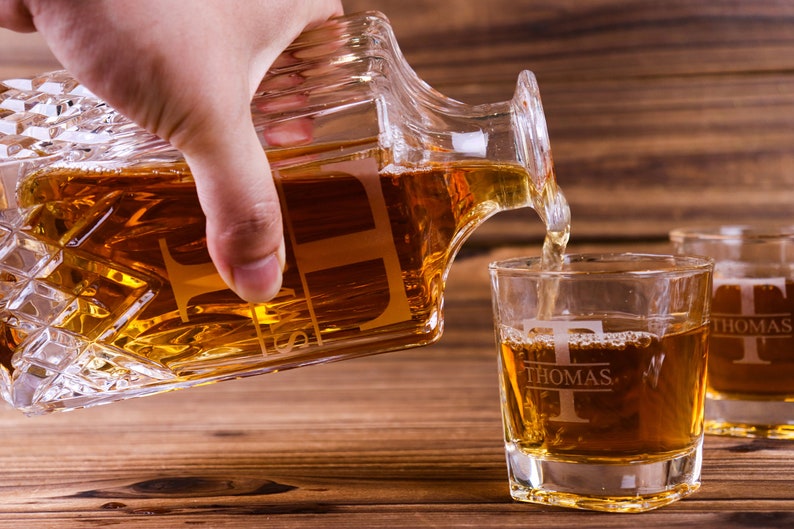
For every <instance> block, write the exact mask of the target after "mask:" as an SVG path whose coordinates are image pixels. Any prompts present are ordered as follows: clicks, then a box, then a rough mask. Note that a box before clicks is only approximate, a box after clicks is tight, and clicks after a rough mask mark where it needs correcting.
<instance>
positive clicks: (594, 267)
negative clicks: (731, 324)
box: [488, 252, 714, 278]
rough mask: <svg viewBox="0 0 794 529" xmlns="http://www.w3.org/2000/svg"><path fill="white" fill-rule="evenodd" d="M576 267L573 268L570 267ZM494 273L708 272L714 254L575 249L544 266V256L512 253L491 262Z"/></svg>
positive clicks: (635, 274) (652, 274)
mask: <svg viewBox="0 0 794 529" xmlns="http://www.w3.org/2000/svg"><path fill="white" fill-rule="evenodd" d="M572 266H573V267H575V268H571V267H572ZM488 269H489V271H490V273H491V274H492V275H495V274H496V275H516V276H521V275H529V276H536V277H555V278H563V277H604V278H606V277H637V278H641V277H664V276H675V275H691V274H697V273H709V272H712V271H713V269H714V259H712V258H711V257H705V256H697V255H682V254H654V253H633V252H619V253H572V254H566V255H565V256H564V261H563V267H562V268H561V269H549V268H544V267H542V266H541V257H512V258H508V259H501V260H497V261H493V262H491V263H489V265H488Z"/></svg>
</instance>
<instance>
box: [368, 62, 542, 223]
mask: <svg viewBox="0 0 794 529" xmlns="http://www.w3.org/2000/svg"><path fill="white" fill-rule="evenodd" d="M401 81H404V82H401V83H399V84H393V85H392V86H397V87H401V89H399V90H398V91H397V93H393V94H392V95H393V96H395V99H396V103H395V102H394V101H392V102H387V105H388V106H394V105H396V106H397V108H390V109H388V108H387V109H386V111H384V112H383V113H382V116H386V117H387V120H388V119H389V117H390V118H391V121H392V123H386V124H385V125H386V126H384V127H382V129H381V130H382V134H381V144H382V145H383V146H384V147H386V148H388V149H390V151H391V154H392V157H391V158H392V159H391V162H392V163H393V164H395V165H396V166H400V167H417V166H427V165H444V164H460V163H462V162H473V163H478V164H493V165H494V166H511V167H515V168H523V170H525V171H526V174H527V178H526V180H527V182H526V186H527V188H526V189H525V193H515V192H511V193H508V194H505V195H503V196H499V200H498V202H499V203H498V204H493V205H494V206H496V209H497V210H504V209H514V208H519V207H532V208H535V209H538V207H537V206H538V205H539V203H538V201H537V197H540V196H542V195H543V194H544V192H546V187H548V186H547V184H548V183H549V181H550V180H552V181H553V180H554V175H553V163H552V159H551V149H550V147H549V138H548V132H547V129H546V120H545V117H544V114H543V107H542V104H541V101H540V95H539V91H538V86H537V82H536V80H535V76H534V75H533V74H532V73H531V72H529V71H524V72H522V73H521V74H520V76H519V79H518V84H517V87H516V91H515V95H514V96H513V98H512V99H511V100H510V101H503V102H499V103H493V104H485V105H467V104H464V103H461V102H459V101H456V100H454V99H450V98H448V97H445V96H443V95H441V94H439V93H438V92H436V91H435V90H433V89H432V88H430V87H429V86H428V85H426V84H425V83H424V82H423V81H421V80H420V79H419V78H418V77H415V76H405V78H404V79H402V80H401ZM494 185H498V182H497V181H494ZM538 213H539V214H541V216H544V215H543V212H542V211H538Z"/></svg>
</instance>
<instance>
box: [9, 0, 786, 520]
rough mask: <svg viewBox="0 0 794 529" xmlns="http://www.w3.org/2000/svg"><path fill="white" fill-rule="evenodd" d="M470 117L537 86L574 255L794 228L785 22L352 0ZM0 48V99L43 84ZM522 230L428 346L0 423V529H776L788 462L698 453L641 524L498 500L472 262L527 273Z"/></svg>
mask: <svg viewBox="0 0 794 529" xmlns="http://www.w3.org/2000/svg"><path fill="white" fill-rule="evenodd" d="M345 6H346V9H347V10H348V11H354V10H360V9H372V8H378V9H382V10H383V11H384V12H386V13H387V14H388V15H389V17H390V18H391V19H392V21H393V22H394V27H395V31H396V32H397V35H398V38H399V39H400V43H401V45H402V48H403V50H404V51H405V53H406V55H407V56H408V59H409V61H410V62H411V64H412V65H414V67H415V68H416V69H417V71H418V72H419V74H420V75H421V76H422V77H423V78H425V79H427V80H428V81H430V82H431V84H433V85H434V86H435V87H436V88H439V89H440V90H441V91H442V92H445V93H448V94H450V95H452V96H454V97H457V98H459V99H462V100H465V101H469V102H486V101H496V100H500V99H506V98H509V97H510V94H511V92H512V87H513V85H514V83H515V77H516V75H517V73H518V70H520V69H522V68H529V69H532V70H534V71H535V72H536V73H537V74H538V78H539V80H540V84H541V89H542V91H543V94H544V106H545V109H546V114H547V119H548V122H549V128H550V132H551V138H552V146H553V149H554V153H555V159H556V162H557V167H558V179H559V180H560V182H561V185H562V187H563V189H564V190H565V191H566V194H567V195H568V197H569V199H570V202H571V204H572V209H573V214H574V236H573V240H574V242H575V244H574V246H573V250H605V249H609V250H625V249H630V250H635V251H665V250H667V246H666V243H665V242H664V240H665V236H666V231H667V230H668V229H669V228H670V227H671V226H673V225H677V224H680V223H683V222H692V221H703V220H705V221H709V222H721V221H725V220H732V219H733V220H736V219H741V220H747V219H755V218H764V219H767V220H771V219H775V220H779V219H789V220H790V219H791V216H792V211H794V157H792V146H793V145H794V104H792V99H791V95H790V94H791V93H792V90H791V86H793V85H794V83H792V79H793V78H794V75H792V72H794V41H792V38H791V31H790V28H791V22H790V21H791V17H792V16H794V13H792V11H793V9H792V7H791V6H790V5H789V4H787V3H785V2H776V1H762V0H759V1H757V2H745V3H742V2H739V3H737V2H732V1H730V0H715V1H712V2H701V3H698V2H689V1H670V2H663V3H659V2H657V1H656V0H648V1H639V0H635V1H629V0H625V1H624V0H587V1H584V0H559V1H554V2H545V1H540V0H503V1H498V0H493V1H490V0H489V2H473V1H471V2H467V1H458V0H415V1H413V2H405V1H404V0H347V1H345ZM57 66H58V65H57V63H56V62H55V61H54V59H53V58H52V56H51V55H50V54H49V52H47V51H46V48H44V47H43V45H42V43H41V41H40V40H39V39H38V38H37V37H36V36H35V35H27V36H19V35H13V34H11V33H10V32H7V31H4V30H0V74H2V75H0V76H1V77H2V78H7V77H13V76H24V75H31V74H34V73H36V72H41V71H45V70H48V69H53V68H57ZM540 231H541V230H540V223H539V222H537V221H536V220H534V217H533V216H532V214H530V213H526V212H521V213H519V214H516V215H506V216H500V217H499V218H497V219H493V220H492V221H489V222H488V223H486V225H485V226H484V227H483V229H482V230H480V232H479V233H478V234H477V235H476V236H475V237H474V238H473V239H472V240H471V241H470V243H468V244H467V246H466V247H465V248H464V252H463V253H462V254H461V255H460V256H459V258H458V259H457V261H456V263H455V265H454V266H453V268H452V272H451V275H450V278H449V282H448V286H447V304H446V327H447V330H446V332H445V335H444V337H443V338H442V339H441V341H440V342H439V343H437V344H435V345H433V346H429V347H425V348H420V349H414V350H410V351H403V352H396V353H390V354H385V355H380V356H374V357H369V358H362V359H357V360H351V361H346V362H341V363H337V364H329V365H324V366H314V367H307V368H302V369H298V370H294V371H288V372H283V373H278V374H273V375H266V376H261V377H254V378H250V379H247V380H241V381H234V382H225V383H221V384H217V385H214V386H208V387H202V388H194V389H191V390H187V391H180V392H175V393H172V394H167V395H160V396H156V397H148V398H145V399H139V400H132V401H126V402H121V403H117V404H113V405H111V406H104V407H98V408H93V409H88V410H81V411H77V412H72V413H64V414H55V415H50V416H44V417H36V418H25V417H23V416H21V415H20V414H19V413H18V412H16V411H13V410H10V409H8V408H3V409H1V410H0V445H2V450H0V527H3V528H5V527H9V528H14V529H18V528H27V527H43V528H53V529H55V528H57V529H64V528H68V529H72V528H94V527H106V526H114V525H118V526H120V527H125V528H127V527H130V528H133V527H134V528H158V529H160V528H163V527H199V528H200V527H208V528H210V527H211V528H226V527H228V528H243V527H246V528H247V527H278V528H299V527H300V528H312V529H316V528H330V527H339V528H350V527H362V528H371V529H375V528H389V529H393V528H420V527H434V528H459V527H472V528H477V529H491V528H494V529H495V528H509V527H516V528H519V527H520V528H525V527H538V528H557V527H559V528H565V527H575V528H577V529H579V528H588V529H589V528H600V527H605V528H606V527H609V528H618V527H626V528H635V527H638V526H643V527H647V528H659V529H668V528H673V527H692V526H694V527H704V528H719V529H726V528H727V529H730V528H784V527H785V528H789V527H794V443H792V442H784V441H769V440H752V439H733V438H717V437H709V438H707V441H706V449H705V461H704V470H703V487H702V489H701V490H700V491H698V492H697V493H696V494H695V495H693V496H691V497H690V498H688V499H686V500H684V501H681V502H678V503H675V504H673V505H670V506H668V507H665V508H662V509H660V510H657V511H653V512H650V513H645V514H641V515H609V514H596V513H589V512H583V511H567V510H563V509H557V508H544V507H539V506H533V505H528V504H519V503H515V502H513V501H512V500H511V499H510V497H509V494H508V488H507V479H506V467H505V462H504V454H503V448H502V431H501V423H500V413H499V398H498V389H497V373H496V356H495V348H494V343H493V331H492V323H491V315H490V314H491V313H490V301H489V287H488V279H487V273H486V266H487V263H488V262H489V261H490V260H491V259H494V258H496V257H507V256H509V255H521V254H537V253H538V251H539V248H540V246H539V243H538V242H537V236H538V234H539V233H540Z"/></svg>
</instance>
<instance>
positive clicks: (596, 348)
mask: <svg viewBox="0 0 794 529" xmlns="http://www.w3.org/2000/svg"><path fill="white" fill-rule="evenodd" d="M605 323H607V322H605ZM706 330H707V327H706V326H705V325H704V326H701V327H698V328H695V329H691V330H687V331H683V332H674V333H671V334H665V335H664V336H657V335H655V334H652V333H649V332H645V331H628V332H606V333H604V334H595V333H572V334H571V335H570V337H569V343H568V347H569V351H570V364H563V365H560V364H556V363H555V361H556V357H555V349H554V339H553V338H552V337H551V336H550V335H543V334H537V333H530V335H529V336H526V333H522V332H520V331H518V330H516V329H511V328H505V327H503V328H502V329H500V333H501V337H500V342H501V343H500V349H501V351H500V352H501V362H502V365H503V369H502V378H503V379H502V382H501V383H502V385H503V388H502V390H503V394H504V395H505V399H506V406H505V410H506V411H505V414H506V417H505V428H506V429H507V438H508V439H510V440H512V441H513V442H514V443H516V444H517V445H518V446H519V447H520V448H521V449H522V450H525V451H531V452H535V453H538V454H546V455H547V456H549V457H559V458H564V459H576V457H602V458H604V459H605V460H616V461H620V460H623V461H626V460H631V459H632V458H634V457H636V456H639V455H647V454H655V455H661V454H663V453H670V452H676V451H682V450H685V449H688V448H691V447H692V446H693V444H694V443H695V441H696V440H697V438H698V437H699V436H700V434H701V429H700V424H701V421H702V397H701V395H702V394H703V391H702V389H703V385H704V384H705V374H704V372H703V367H702V366H704V365H705V362H704V361H703V357H704V356H705V354H706V336H707V333H706ZM563 392H569V396H570V395H571V394H572V396H573V403H574V412H575V415H576V416H575V417H567V418H560V417H559V415H560V411H561V410H560V406H561V394H562V393H563ZM571 418H573V419H574V420H573V421H571V420H568V419H571ZM560 419H565V420H560Z"/></svg>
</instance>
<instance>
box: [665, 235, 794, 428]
mask: <svg viewBox="0 0 794 529" xmlns="http://www.w3.org/2000/svg"><path fill="white" fill-rule="evenodd" d="M670 238H671V241H672V243H673V246H674V248H675V250H676V251H679V252H682V253H688V254H689V253H696V254H700V255H707V256H711V257H712V258H714V261H715V264H714V289H713V293H712V294H713V301H712V307H713V312H712V330H711V338H710V358H709V364H708V385H707V392H706V423H705V428H706V433H709V434H717V435H732V436H739V437H768V438H777V439H794V325H792V319H793V317H794V226H781V225H778V226H760V225H757V226H718V227H711V228H696V227H691V228H682V229H677V230H674V231H672V232H671V233H670Z"/></svg>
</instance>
